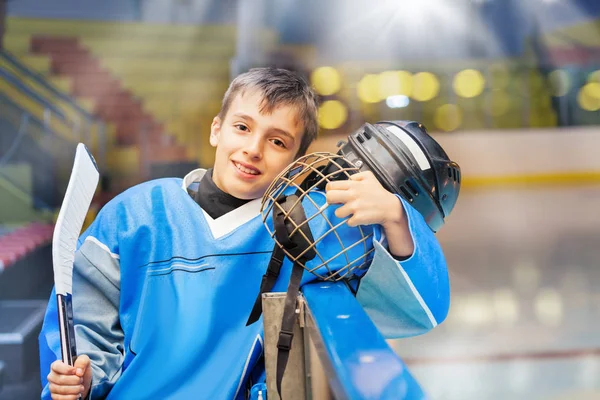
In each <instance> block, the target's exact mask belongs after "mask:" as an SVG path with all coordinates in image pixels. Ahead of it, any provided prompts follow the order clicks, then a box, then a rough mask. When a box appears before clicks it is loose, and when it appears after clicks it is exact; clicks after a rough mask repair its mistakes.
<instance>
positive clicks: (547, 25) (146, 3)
mask: <svg viewBox="0 0 600 400" xmlns="http://www.w3.org/2000/svg"><path fill="white" fill-rule="evenodd" d="M265 65H273V66H279V67H284V68H289V69H294V70H297V71H300V72H301V73H303V74H304V75H305V76H306V77H307V78H308V79H310V81H311V83H312V84H313V86H314V87H315V89H316V90H317V91H318V93H319V94H320V96H321V108H320V118H319V124H320V138H319V140H318V142H317V143H316V144H315V145H314V146H313V148H312V150H329V151H335V148H336V143H337V142H338V140H340V139H343V138H344V137H346V136H347V135H348V134H350V133H351V132H353V131H354V130H355V129H357V128H358V127H360V125H361V124H363V123H364V122H376V121H378V120H383V119H410V120H417V121H419V122H422V123H423V124H424V125H425V126H426V127H427V128H428V130H429V131H430V132H431V133H432V134H433V135H434V136H435V138H436V139H437V140H438V141H439V142H440V143H441V144H442V145H443V146H444V148H445V149H446V151H447V152H448V154H449V155H450V157H451V158H452V159H453V160H455V161H457V162H458V163H459V164H460V165H461V167H462V176H461V179H462V186H463V188H462V193H461V195H460V198H459V201H458V204H457V206H456V208H455V210H454V212H453V214H452V215H451V217H450V218H449V219H448V221H447V224H446V226H445V227H444V228H443V229H442V230H441V231H440V232H439V234H438V237H439V239H440V242H441V244H442V246H443V248H444V251H445V253H446V257H447V261H448V267H449V272H450V279H451V285H452V305H451V310H450V314H449V316H448V318H447V320H446V322H444V323H443V324H442V325H441V326H439V327H438V328H436V329H435V330H433V331H432V332H430V333H428V334H426V335H424V336H421V337H416V338H410V339H402V340H394V341H391V342H390V343H391V345H392V346H393V348H394V349H395V350H396V351H397V353H398V354H399V355H400V356H401V357H402V358H403V360H404V361H405V362H406V363H407V365H408V367H409V369H410V371H411V372H412V373H413V374H414V375H415V377H416V378H417V380H418V381H419V382H420V383H421V385H422V386H423V388H424V389H425V391H426V392H427V393H428V394H429V395H430V396H431V398H432V399H457V400H468V399H600V334H599V333H600V322H599V321H600V268H599V267H600V266H599V261H598V260H600V229H599V228H598V225H599V223H600V213H599V212H598V210H597V207H598V204H600V157H599V156H598V150H599V149H600V129H598V125H600V112H599V111H600V2H599V1H597V0H419V1H408V0H370V1H366V0H330V1H327V2H323V1H316V0H305V1H302V2H296V1H292V0H220V1H219V0H104V1H93V0H54V1H51V2H50V1H40V0H38V1H36V0H0V399H16V398H19V399H30V398H31V399H33V398H38V397H39V391H40V389H41V388H40V384H39V372H38V369H39V365H38V361H37V335H38V332H39V329H40V327H41V322H42V318H43V313H44V309H45V306H46V302H47V299H48V295H49V293H50V290H51V287H52V265H51V249H50V242H51V238H52V229H53V222H54V220H55V218H56V215H57V208H58V207H59V206H60V203H61V200H62V196H63V195H64V192H65V190H66V186H67V181H68V177H69V173H70V170H71V166H72V162H73V156H74V151H75V146H76V144H77V143H78V142H80V141H81V142H84V143H86V144H87V146H88V147H89V148H90V149H91V151H92V153H93V154H94V156H95V157H96V160H97V161H98V163H99V166H100V169H101V174H102V180H101V184H100V187H99V189H98V191H97V193H96V196H95V198H94V201H93V204H92V208H91V210H90V212H89V215H88V218H87V220H86V224H87V223H89V222H91V221H92V220H93V218H94V216H95V215H96V213H97V211H98V210H99V209H100V208H101V207H102V205H103V204H105V203H106V202H107V201H108V200H110V199H111V198H113V197H114V196H115V195H117V194H118V193H120V192H121V191H123V190H125V189H127V188H128V187H131V186H132V185H134V184H137V183H139V182H142V181H145V180H148V179H153V178H158V177H163V176H178V177H182V176H183V175H184V174H185V173H186V172H188V171H189V170H191V169H193V168H197V167H210V166H211V165H212V162H213V149H212V148H211V147H210V146H209V144H208V134H209V130H210V122H211V120H212V118H213V117H214V116H215V115H216V114H217V113H218V111H219V108H220V102H221V99H222V95H223V93H224V91H225V90H226V88H227V86H228V83H229V81H230V79H231V78H232V77H234V76H235V75H237V74H238V73H240V72H243V71H245V70H247V69H248V68H250V67H253V66H265Z"/></svg>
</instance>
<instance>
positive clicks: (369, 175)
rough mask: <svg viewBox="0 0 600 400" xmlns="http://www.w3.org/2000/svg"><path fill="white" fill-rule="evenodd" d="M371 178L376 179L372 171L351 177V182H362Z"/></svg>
mask: <svg viewBox="0 0 600 400" xmlns="http://www.w3.org/2000/svg"><path fill="white" fill-rule="evenodd" d="M370 178H375V175H374V174H373V172H371V171H363V172H359V173H358V174H353V175H350V180H352V181H362V180H365V179H370Z"/></svg>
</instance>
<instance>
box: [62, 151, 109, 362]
mask: <svg viewBox="0 0 600 400" xmlns="http://www.w3.org/2000/svg"><path fill="white" fill-rule="evenodd" d="M99 176H100V174H99V172H98V166H97V165H96V161H95V160H94V157H92V155H91V154H90V152H89V151H88V149H87V148H86V147H85V145H84V144H83V143H79V144H78V145H77V151H76V153H75V162H74V163H73V170H72V171H71V177H70V178H69V184H68V186H67V192H66V193H65V198H64V199H63V203H62V206H61V207H60V211H59V213H58V219H57V221H56V225H55V227H54V236H53V238H52V264H53V266H54V285H55V289H56V301H57V305H58V325H59V330H60V348H61V353H62V361H63V362H64V363H65V364H68V365H73V363H74V362H75V357H76V356H77V348H76V346H75V328H74V325H73V305H72V293H73V291H72V285H73V260H74V259H75V249H76V246H77V239H78V238H79V234H80V233H81V227H82V226H83V220H84V219H85V216H86V214H87V211H88V209H89V207H90V203H91V201H92V197H93V196H94V192H95V191H96V186H97V185H98V180H99Z"/></svg>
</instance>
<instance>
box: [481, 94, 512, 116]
mask: <svg viewBox="0 0 600 400" xmlns="http://www.w3.org/2000/svg"><path fill="white" fill-rule="evenodd" d="M483 107H484V110H485V112H486V113H487V114H489V115H491V116H492V117H500V116H502V115H504V114H506V113H507V112H508V110H509V108H510V97H509V96H508V94H507V93H506V92H505V91H503V90H492V91H490V92H488V93H486V95H485V98H484V100H483Z"/></svg>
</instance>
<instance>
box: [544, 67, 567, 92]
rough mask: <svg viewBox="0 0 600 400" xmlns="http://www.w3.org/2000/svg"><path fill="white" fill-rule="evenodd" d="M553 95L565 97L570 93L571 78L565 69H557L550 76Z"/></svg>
mask: <svg viewBox="0 0 600 400" xmlns="http://www.w3.org/2000/svg"><path fill="white" fill-rule="evenodd" d="M548 80H549V81H550V88H551V90H552V95H553V96H556V97H560V96H564V95H566V94H567V93H569V89H570V88H571V78H570V76H569V73H568V72H567V71H565V70H564V69H556V70H554V71H552V72H550V74H548Z"/></svg>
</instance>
